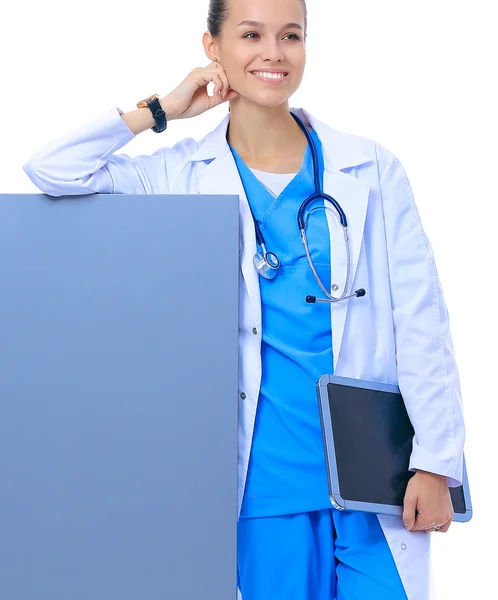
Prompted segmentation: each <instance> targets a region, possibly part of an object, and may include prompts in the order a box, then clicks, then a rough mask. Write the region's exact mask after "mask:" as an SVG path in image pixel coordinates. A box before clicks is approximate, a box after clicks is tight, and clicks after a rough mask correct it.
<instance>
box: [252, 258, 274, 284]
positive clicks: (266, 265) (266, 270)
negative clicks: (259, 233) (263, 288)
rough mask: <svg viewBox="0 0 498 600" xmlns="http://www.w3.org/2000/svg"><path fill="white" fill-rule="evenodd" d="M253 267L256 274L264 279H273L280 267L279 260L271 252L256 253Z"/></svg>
mask: <svg viewBox="0 0 498 600" xmlns="http://www.w3.org/2000/svg"><path fill="white" fill-rule="evenodd" d="M253 260H254V266H255V267H256V270H257V272H258V273H259V274H260V275H261V277H264V278H265V279H275V277H276V276H277V273H278V267H279V266H280V260H279V258H278V256H277V255H276V254H274V253H273V252H265V253H264V254H261V252H257V253H256V254H255V255H254V259H253Z"/></svg>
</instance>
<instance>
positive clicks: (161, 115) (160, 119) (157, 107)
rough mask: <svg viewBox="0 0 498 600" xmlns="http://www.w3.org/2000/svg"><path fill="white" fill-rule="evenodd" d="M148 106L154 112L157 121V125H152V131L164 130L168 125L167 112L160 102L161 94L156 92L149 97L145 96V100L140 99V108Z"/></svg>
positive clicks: (138, 103) (138, 105)
mask: <svg viewBox="0 0 498 600" xmlns="http://www.w3.org/2000/svg"><path fill="white" fill-rule="evenodd" d="M146 106H148V107H149V108H150V112H151V113H152V116H153V117H154V121H155V122H156V125H155V127H152V131H154V132H155V133H161V132H163V131H164V130H165V129H166V127H167V121H166V113H165V112H164V110H163V109H162V108H161V103H160V102H159V94H154V95H152V96H149V97H148V98H145V99H144V100H140V102H137V107H138V108H145V107H146Z"/></svg>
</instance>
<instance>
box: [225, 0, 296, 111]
mask: <svg viewBox="0 0 498 600" xmlns="http://www.w3.org/2000/svg"><path fill="white" fill-rule="evenodd" d="M228 12H229V14H228V18H227V20H226V21H225V22H224V24H223V31H222V36H221V40H219V43H218V44H217V45H216V51H217V56H218V61H219V62H220V63H221V65H222V66H223V67H224V69H225V71H226V74H227V77H228V81H229V82H230V87H232V88H233V89H234V90H235V91H237V92H238V93H239V94H240V96H241V97H242V98H246V99H248V100H251V101H252V102H255V103H256V104H260V105H264V106H268V107H274V106H279V105H280V104H282V103H283V102H286V101H287V100H288V98H289V97H290V96H292V94H293V93H294V92H295V91H296V90H297V89H298V87H299V86H300V84H301V81H302V78H303V74H304V67H305V64H306V48H305V39H304V26H305V24H304V10H303V5H302V3H301V1H300V0H271V2H269V1H268V0H229V11H228ZM244 21H253V23H244ZM261 71H273V72H276V73H275V75H273V77H272V78H271V79H268V78H265V77H268V75H267V76H265V75H262V74H261ZM284 74H285V75H284ZM270 77H271V76H270Z"/></svg>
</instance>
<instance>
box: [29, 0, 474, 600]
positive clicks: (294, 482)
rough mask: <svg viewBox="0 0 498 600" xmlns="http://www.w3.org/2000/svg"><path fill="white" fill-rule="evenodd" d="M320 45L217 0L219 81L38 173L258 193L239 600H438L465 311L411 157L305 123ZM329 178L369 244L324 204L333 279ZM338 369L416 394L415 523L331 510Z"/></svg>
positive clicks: (173, 99) (210, 40)
mask: <svg viewBox="0 0 498 600" xmlns="http://www.w3.org/2000/svg"><path fill="white" fill-rule="evenodd" d="M306 30H307V13H306V4H305V0H272V2H268V0H211V1H210V6H209V17H208V31H207V32H206V33H205V34H204V37H203V43H204V48H205V52H206V55H207V57H208V58H209V59H210V60H211V61H212V62H210V64H209V65H208V66H207V67H204V68H196V69H194V70H193V71H192V72H191V73H190V74H189V75H188V76H187V77H186V79H185V80H184V81H183V82H182V83H181V84H180V85H179V86H178V87H177V88H176V89H174V90H173V91H172V92H171V93H170V94H168V95H166V96H163V97H160V98H159V97H157V98H155V99H150V98H148V99H146V100H145V101H142V102H141V103H138V104H140V105H141V106H140V107H139V108H138V109H137V110H133V111H131V112H128V113H126V114H125V113H123V111H121V110H120V109H119V108H112V109H111V110H109V111H108V112H107V113H106V114H105V115H103V116H102V117H101V118H99V119H98V120H96V121H94V122H92V123H89V124H88V125H86V126H84V127H81V128H80V129H78V130H76V131H74V132H72V133H70V134H68V135H66V136H65V137H63V138H62V139H59V140H57V141H54V142H51V143H49V144H48V145H47V146H45V147H44V148H42V149H41V150H39V151H38V152H37V153H36V154H35V155H34V156H33V157H32V158H31V159H30V160H29V161H28V162H27V163H26V164H25V165H24V170H25V172H26V173H27V174H28V176H29V177H30V178H31V180H32V181H33V182H34V183H35V184H36V185H37V186H38V187H39V189H40V190H42V191H43V192H44V193H46V194H49V195H52V196H61V195H67V194H75V195H81V194H92V193H107V194H109V193H112V194H133V193H136V194H144V193H150V194H192V193H199V194H211V193H213V194H237V195H239V196H240V199H241V200H240V215H241V248H242V254H241V279H240V286H241V287H240V294H241V296H240V298H241V306H240V337H239V347H240V357H241V360H240V390H239V398H238V402H239V414H240V422H239V436H238V439H239V442H238V443H239V449H238V464H239V480H238V484H239V485H238V487H239V515H240V518H239V521H238V588H239V598H240V597H242V598H243V600H332V599H334V598H336V599H337V600H402V599H408V600H427V599H428V598H430V587H431V586H430V558H429V545H430V538H431V536H430V535H427V533H431V532H433V531H439V532H446V531H448V528H449V526H450V523H451V519H452V515H453V507H452V504H451V499H450V495H449V489H448V488H449V487H451V486H458V485H460V484H461V482H462V455H463V442H464V424H463V416H462V406H461V393H460V385H459V377H458V370H457V366H456V363H455V357H454V352H453V345H452V339H451V333H450V328H449V320H448V314H447V310H446V305H445V302H444V298H443V293H442V290H441V285H440V282H439V278H438V274H437V270H436V266H435V263H434V258H433V253H432V249H431V246H430V243H429V241H428V240H427V237H426V235H425V233H424V231H423V228H422V225H421V222H420V218H419V214H418V211H417V208H416V205H415V203H414V199H413V194H412V190H411V187H410V184H409V181H408V179H407V177H406V174H405V171H404V169H403V166H402V165H401V164H400V162H399V160H398V159H397V158H396V156H394V155H393V154H392V153H390V152H389V151H388V150H387V149H386V148H384V147H382V146H381V145H379V144H378V143H376V142H374V141H371V140H369V139H366V138H363V137H358V136H353V135H349V134H346V133H341V132H339V131H336V130H334V129H332V128H330V127H329V126H328V125H326V124H324V123H322V122H320V121H319V120H318V119H316V118H315V117H314V116H313V115H312V114H310V113H309V112H308V111H306V110H304V109H290V108H289V104H288V101H289V98H290V96H292V94H293V93H294V92H295V91H296V90H297V89H298V87H299V85H300V83H301V80H302V77H303V72H304V67H305V62H306V45H305V41H306ZM211 82H213V83H214V84H215V85H214V95H213V96H209V95H208V93H207V85H208V84H209V83H211ZM227 101H228V102H229V106H230V112H229V114H227V116H226V117H225V118H224V119H223V121H222V122H221V123H220V124H219V126H218V127H217V128H216V129H215V130H214V131H212V132H211V133H209V134H208V135H207V136H205V137H204V138H203V139H202V140H200V141H195V140H194V139H192V138H188V139H185V140H183V141H181V142H179V143H177V144H176V145H175V146H173V147H171V148H170V147H167V146H164V147H162V148H160V149H159V150H158V151H157V152H155V153H154V154H152V155H150V156H138V157H136V158H130V157H129V156H127V155H126V154H122V153H117V151H118V150H119V149H120V148H122V147H123V146H124V145H125V144H126V143H127V142H128V141H130V140H131V139H133V138H134V137H135V136H136V135H138V134H139V133H141V132H143V131H145V130H147V129H150V128H153V130H154V131H156V132H161V131H163V130H164V128H165V126H166V125H167V121H171V120H173V119H187V118H191V117H195V116H197V115H199V114H201V113H203V112H205V111H207V110H209V109H211V108H213V107H214V106H217V105H219V104H221V103H223V102H227ZM296 117H297V118H296ZM306 132H307V134H308V135H306ZM308 136H310V137H308ZM310 140H311V142H312V143H313V146H314V148H315V150H314V152H312V151H311V144H310ZM314 167H315V168H314ZM315 172H316V173H317V175H316V176H315ZM315 177H318V178H319V182H318V183H319V185H320V186H323V192H325V194H328V195H329V196H331V197H332V198H333V199H334V200H335V201H337V202H338V203H339V205H340V208H341V209H342V210H343V211H344V215H345V218H346V219H347V225H348V228H347V232H348V237H349V244H350V264H349V267H348V261H347V252H346V249H345V248H346V247H345V237H344V233H343V228H342V226H341V218H340V212H338V209H336V207H335V206H334V205H333V203H332V202H330V201H328V200H327V201H324V200H323V199H318V200H315V201H314V202H313V203H311V204H310V205H309V206H308V207H307V209H306V211H305V215H304V217H303V219H304V226H305V228H306V234H307V242H308V249H309V254H310V258H311V260H312V261H313V264H314V268H315V271H316V276H317V277H316V276H315V273H313V271H312V269H311V267H310V263H309V261H308V257H307V249H306V248H305V246H304V243H303V240H302V238H301V234H300V231H299V227H298V225H297V220H296V215H297V213H298V210H299V207H300V206H301V204H302V202H303V200H304V199H305V198H307V197H309V196H310V195H312V194H313V193H314V192H315V187H316V183H317V182H316V180H315ZM342 224H344V223H342ZM256 253H259V255H258V259H257V260H256V262H255V261H254V256H255V254H256ZM257 263H259V270H257V269H256V264H257ZM277 267H278V268H277ZM319 280H320V281H321V282H322V285H323V287H321V286H320V285H319ZM360 286H361V287H363V288H364V289H365V290H366V294H365V295H364V296H363V297H361V295H358V296H356V295H354V291H355V290H356V289H357V288H358V287H360ZM351 294H353V296H352V297H349V298H347V297H346V296H350V295H351ZM308 295H315V296H317V297H318V298H323V299H325V300H329V302H316V303H314V304H313V303H307V302H306V300H305V298H306V296H308ZM341 298H342V299H341ZM324 373H335V374H337V375H342V376H345V377H351V378H359V379H367V380H370V381H379V382H386V383H393V384H394V383H395V384H398V385H399V387H400V389H401V392H402V394H403V396H404V399H405V403H406V406H407V410H408V413H409V415H410V419H411V421H412V424H413V427H414V430H415V435H414V438H413V451H412V455H411V460H410V470H411V471H413V472H415V474H414V476H413V477H412V478H411V479H410V482H409V485H408V489H407V492H406V496H405V501H404V513H403V517H402V518H401V517H398V516H382V515H375V514H370V513H360V512H340V511H337V510H335V509H333V508H332V507H331V503H330V500H329V498H328V490H327V480H326V472H325V464H324V453H323V446H322V440H321V432H320V424H319V415H318V408H317V402H316V395H315V382H316V381H317V379H318V378H319V377H320V376H321V375H323V374H324Z"/></svg>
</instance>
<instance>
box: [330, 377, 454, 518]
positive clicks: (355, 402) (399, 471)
mask: <svg viewBox="0 0 498 600" xmlns="http://www.w3.org/2000/svg"><path fill="white" fill-rule="evenodd" d="M327 392H328V397H329V407H330V416H331V422H332V430H333V436H334V447H335V454H336V461H337V473H338V478H339V487H340V494H341V497H342V498H344V499H345V500H351V501H356V502H370V503H376V504H390V505H397V506H403V499H404V495H405V491H406V486H407V484H408V481H409V480H410V478H411V477H412V476H413V475H414V473H412V472H410V471H408V467H409V462H410V455H411V452H412V439H413V435H414V431H413V427H412V425H411V423H410V419H409V417H408V413H407V412H406V408H405V405H404V402H403V399H402V396H401V394H399V393H393V392H387V391H378V390H371V389H366V388H358V387H353V386H348V385H341V384H338V383H328V384H327ZM450 492H451V497H452V501H453V508H454V511H455V512H461V513H465V502H464V496H463V489H462V487H461V486H460V487H459V488H450Z"/></svg>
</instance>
